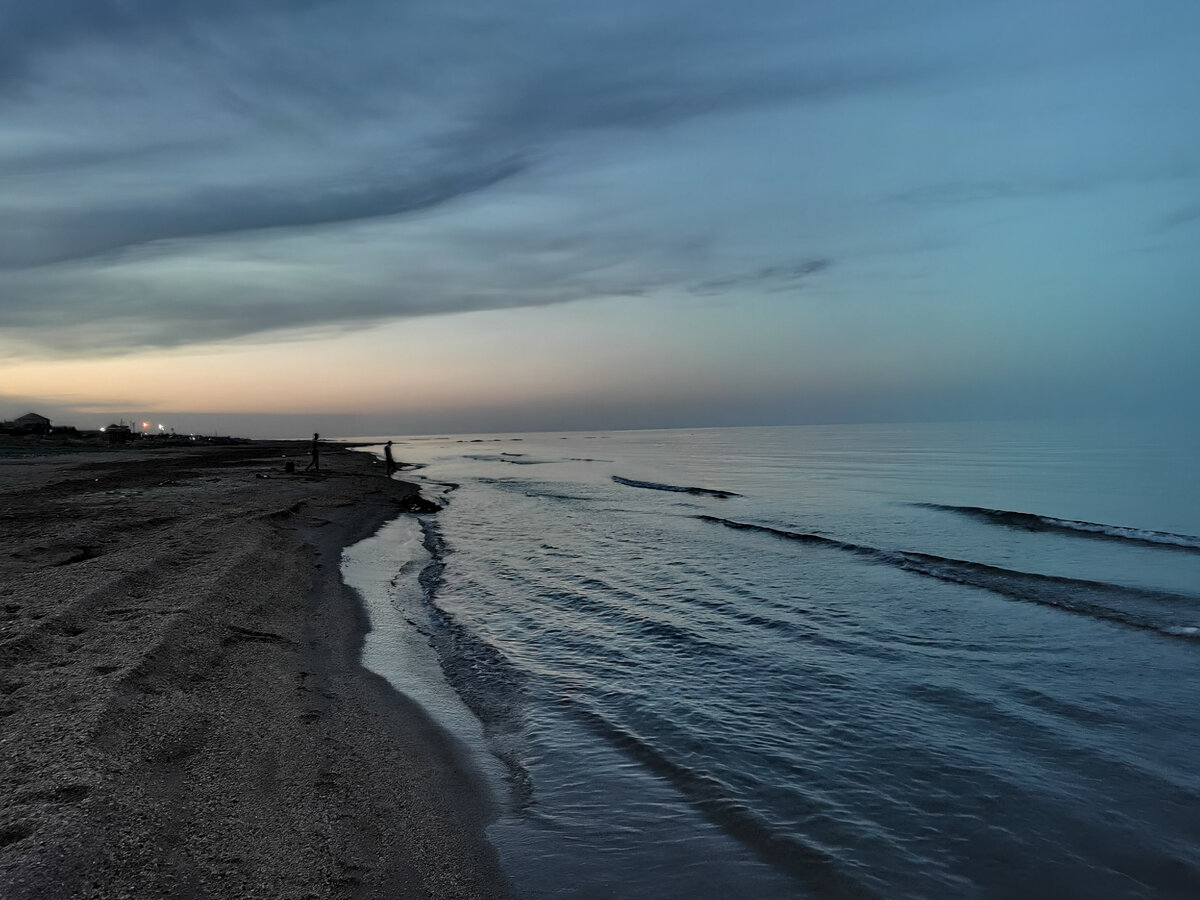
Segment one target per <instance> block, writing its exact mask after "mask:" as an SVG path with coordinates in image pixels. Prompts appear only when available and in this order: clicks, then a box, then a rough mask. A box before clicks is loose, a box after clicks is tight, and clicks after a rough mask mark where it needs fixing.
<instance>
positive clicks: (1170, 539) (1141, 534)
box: [913, 503, 1200, 553]
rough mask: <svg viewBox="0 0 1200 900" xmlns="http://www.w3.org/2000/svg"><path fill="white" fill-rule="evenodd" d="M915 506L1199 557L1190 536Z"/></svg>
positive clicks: (1199, 545)
mask: <svg viewBox="0 0 1200 900" xmlns="http://www.w3.org/2000/svg"><path fill="white" fill-rule="evenodd" d="M913 505H914V506H919V507H921V508H923V509H936V510H940V511H942V512H952V513H957V514H958V515H962V516H970V517H972V518H975V519H982V520H984V521H985V522H991V523H992V524H995V525H1004V526H1007V527H1009V528H1020V529H1022V530H1024V531H1057V532H1061V533H1066V534H1074V535H1078V536H1080V537H1090V538H1096V539H1098V540H1104V541H1131V542H1133V543H1136V544H1150V545H1152V546H1155V547H1166V548H1168V549H1172V550H1187V551H1190V552H1192V553H1200V537H1196V536H1194V535H1190V534H1174V533H1172V532H1170V531H1151V530H1150V529H1146V528H1130V527H1127V526H1124V525H1104V524H1101V523H1099V522H1080V521H1077V520H1075V519H1058V518H1055V517H1054V516H1039V515H1037V514H1035V513H1024V512H1014V511H1013V510H1008V509H988V508H987V507H984V506H951V505H948V504H943V503H914V504H913Z"/></svg>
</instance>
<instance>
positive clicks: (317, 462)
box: [304, 431, 321, 472]
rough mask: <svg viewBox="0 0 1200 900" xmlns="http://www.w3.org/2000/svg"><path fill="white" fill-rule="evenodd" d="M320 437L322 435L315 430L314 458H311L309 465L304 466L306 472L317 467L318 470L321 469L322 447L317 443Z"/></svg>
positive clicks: (313, 440)
mask: <svg viewBox="0 0 1200 900" xmlns="http://www.w3.org/2000/svg"><path fill="white" fill-rule="evenodd" d="M320 437H321V436H320V435H319V434H317V433H316V432H315V431H314V432H313V439H312V459H310V460H309V461H308V465H307V466H305V467H304V471H305V472H307V471H308V470H309V469H316V470H317V471H318V472H320V471H321V447H320V445H319V444H318V443H317V441H318V440H319V439H320Z"/></svg>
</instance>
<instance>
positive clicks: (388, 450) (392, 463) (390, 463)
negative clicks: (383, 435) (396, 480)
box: [383, 441, 396, 478]
mask: <svg viewBox="0 0 1200 900" xmlns="http://www.w3.org/2000/svg"><path fill="white" fill-rule="evenodd" d="M383 461H384V462H385V463H387V477H388V478H391V477H392V476H393V475H394V474H396V460H394V459H392V442H391V441H388V442H387V444H385V445H384V448H383Z"/></svg>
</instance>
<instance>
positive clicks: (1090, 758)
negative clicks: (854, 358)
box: [348, 425, 1200, 898]
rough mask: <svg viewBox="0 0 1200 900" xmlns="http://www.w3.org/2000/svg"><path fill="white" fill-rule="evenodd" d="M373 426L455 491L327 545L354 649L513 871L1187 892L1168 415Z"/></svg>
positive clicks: (1192, 596) (1198, 601) (674, 890)
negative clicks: (1014, 420) (350, 607)
mask: <svg viewBox="0 0 1200 900" xmlns="http://www.w3.org/2000/svg"><path fill="white" fill-rule="evenodd" d="M397 442H398V446H397V448H396V456H397V458H398V459H402V460H405V461H407V462H412V463H420V464H423V465H424V468H421V469H419V470H416V471H415V472H409V473H407V474H403V473H402V476H401V477H405V478H409V479H412V480H419V481H423V482H424V484H425V492H426V493H427V494H428V495H430V496H432V497H440V498H442V499H445V500H446V501H448V505H447V508H446V509H445V510H444V511H443V512H441V513H439V514H437V515H436V516H430V517H422V519H421V525H422V526H423V528H424V531H423V534H421V535H420V540H421V544H422V546H418V543H417V542H418V535H417V533H416V531H415V530H414V525H413V521H412V520H410V519H409V520H402V522H407V524H400V523H398V524H397V525H395V526H393V528H394V529H395V530H394V532H393V533H390V534H381V535H380V536H378V538H376V539H373V540H376V541H377V543H376V544H375V545H372V546H374V547H375V550H372V551H371V553H373V554H374V556H373V557H372V558H373V559H374V560H375V562H374V563H370V564H368V563H366V562H364V561H363V554H362V552H361V551H351V552H350V553H349V554H348V557H349V559H350V565H349V566H348V572H351V571H353V572H357V573H359V575H358V577H360V579H361V578H363V577H365V576H363V574H362V573H364V572H367V571H368V570H371V569H372V566H374V571H375V573H376V574H375V575H374V576H373V579H374V580H373V581H372V578H370V577H367V578H366V580H365V581H362V583H361V584H359V589H360V590H361V591H362V592H363V593H364V595H367V596H368V599H369V600H372V602H374V603H376V604H380V603H382V604H385V605H387V606H389V608H391V609H393V610H401V611H402V612H403V614H402V615H400V616H399V617H398V618H397V617H393V620H392V621H391V623H390V624H389V625H388V626H387V627H386V628H383V627H381V628H380V629H379V630H377V632H376V633H375V634H373V635H372V637H371V639H370V642H369V644H368V657H369V658H368V663H369V664H370V665H372V667H375V668H379V669H380V670H381V671H384V670H387V669H388V668H389V666H390V667H391V669H392V674H390V675H389V677H391V678H392V679H393V682H394V683H396V684H397V685H398V687H400V689H401V690H406V691H407V692H409V693H412V694H413V695H414V696H416V697H417V699H418V700H419V701H420V702H422V703H423V704H425V705H426V707H427V708H428V709H430V711H431V712H432V713H433V714H434V715H435V716H438V717H439V718H441V719H442V720H443V721H444V722H445V723H446V724H447V726H448V727H450V728H451V729H452V730H455V731H456V733H459V734H460V735H461V736H462V737H463V740H464V741H465V742H466V743H467V744H468V746H471V747H474V748H475V751H476V753H477V754H478V755H479V756H480V757H481V758H482V759H484V760H485V767H490V768H491V771H492V772H493V775H494V777H495V778H496V779H497V780H498V782H499V783H502V785H503V791H504V793H505V794H506V796H507V799H508V805H509V812H508V813H507V814H506V815H505V816H504V817H503V818H502V819H501V820H500V821H499V822H498V823H497V824H496V825H495V826H493V828H492V832H491V833H492V837H493V840H494V841H495V843H496V845H497V847H498V849H499V850H500V853H501V856H502V859H503V861H504V863H505V866H506V869H507V870H508V872H509V873H510V877H511V878H512V881H513V883H514V885H515V886H516V887H517V890H518V892H519V893H520V894H521V895H523V896H528V897H551V896H553V897H580V898H582V897H609V896H611V897H701V898H703V897H714V898H715V897H726V896H732V895H735V894H736V895H739V896H749V897H763V898H769V897H796V896H814V897H826V896H831V897H836V896H880V897H898V896H914V897H945V896H962V897H1010V896H1025V897H1036V896H1052V895H1061V894H1069V895H1073V896H1089V895H1100V896H1146V897H1163V896H1178V897H1185V896H1188V897H1191V896H1197V895H1200V840H1198V839H1200V804H1198V803H1197V801H1198V800H1200V767H1198V765H1197V763H1196V760H1197V759H1198V758H1200V713H1198V712H1197V709H1196V698H1197V696H1198V695H1197V691H1196V683H1197V682H1196V675H1195V672H1196V668H1197V663H1198V662H1200V656H1198V655H1197V654H1200V640H1198V638H1200V540H1198V539H1197V538H1196V536H1197V535H1200V502H1198V501H1200V481H1198V479H1197V476H1196V471H1195V469H1196V467H1195V465H1194V462H1193V460H1194V459H1195V453H1196V450H1197V449H1198V447H1197V442H1196V439H1195V436H1194V435H1189V434H1184V433H1179V432H1174V433H1172V432H1167V431H1150V430H1147V428H1146V427H1144V426H1138V427H1128V426H1126V427H1120V426H1112V425H1091V426H1086V427H1084V426H1071V427H1069V428H1068V427H1066V426H1059V427H1056V428H1053V429H1051V428H1048V427H1045V426H1012V425H1004V426H1001V425H988V426H982V425H970V426H967V425H956V426H948V425H947V426H887V427H884V426H855V427H849V426H847V427H823V428H769V429H706V430H698V431H663V432H610V433H596V434H565V435H547V434H528V435H503V436H490V435H489V436H481V437H480V439H478V440H472V439H463V438H454V437H446V438H398V439H397ZM1018 514H1027V515H1018ZM1192 542H1195V544H1194V545H1192ZM355 552H358V554H359V555H358V556H355ZM367 555H368V556H370V555H371V554H367ZM355 560H357V562H355ZM389 566H390V567H391V568H390V569H389ZM402 566H403V567H404V570H403V572H401V571H400V569H401V567H402ZM389 572H390V573H391V575H392V577H391V578H389V577H388V573H389ZM422 572H423V573H424V574H423V575H421V573H422ZM419 575H420V576H421V578H420V580H419V579H418V576H419ZM373 615H375V614H373ZM381 621H382V620H381ZM385 674H388V673H387V671H385ZM422 685H424V686H422ZM449 688H452V689H453V690H449Z"/></svg>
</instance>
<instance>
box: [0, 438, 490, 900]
mask: <svg viewBox="0 0 1200 900" xmlns="http://www.w3.org/2000/svg"><path fill="white" fill-rule="evenodd" d="M306 460H307V454H306V453H305V445H304V444H302V443H299V442H254V443H251V444H246V445H234V446H225V447H196V448H191V447H179V448H159V449H154V450H142V449H124V450H119V451H99V452H87V453H74V454H63V455H59V456H48V457H31V458H19V459H3V458H0V548H2V550H0V896H4V897H5V898H9V900H32V898H45V897H55V898H58V897H115V896H118V895H119V896H123V897H128V896H170V897H178V898H202V897H263V898H266V897H271V898H293V897H294V898H301V897H303V898H324V897H339V898H340V897H363V898H367V897H389V898H392V897H404V898H425V897H429V898H480V897H506V896H508V891H507V887H506V885H505V882H504V878H503V875H502V873H501V872H500V869H499V865H498V862H497V859H496V855H495V853H494V851H493V850H492V848H491V846H490V845H489V844H488V843H487V841H486V839H485V837H484V828H485V826H486V825H487V823H488V822H489V821H490V820H491V818H492V817H493V816H494V814H495V812H496V810H495V809H493V801H492V800H491V799H490V797H489V794H488V791H487V788H486V786H485V783H484V781H483V779H482V777H481V776H479V775H478V774H477V773H476V772H475V771H474V770H473V769H472V767H471V765H470V764H469V762H468V760H467V758H466V756H465V754H464V753H463V752H462V750H461V748H460V747H459V746H458V745H457V743H456V742H455V740H454V739H453V738H452V737H451V736H449V735H448V734H447V733H446V732H445V731H443V730H442V729H441V728H439V727H438V726H437V725H436V724H435V723H433V722H432V721H431V720H430V719H429V718H428V717H427V716H426V715H425V714H424V712H423V711H422V710H421V709H420V708H419V707H418V706H417V705H416V704H415V703H413V702H411V701H410V700H408V699H407V698H405V697H404V696H403V695H401V694H399V693H397V692H396V691H395V690H394V689H393V688H392V687H391V686H390V685H388V684H387V683H386V681H384V679H382V678H380V677H379V676H377V675H374V674H373V673H371V672H368V671H367V670H365V669H363V668H362V666H361V665H360V652H361V648H362V643H363V639H364V635H365V633H366V631H367V629H368V627H369V626H368V622H367V620H366V616H365V613H364V611H363V608H362V606H361V604H360V602H359V599H358V598H357V597H356V596H355V595H354V594H353V592H351V591H350V590H349V589H348V588H347V587H346V586H345V584H344V583H343V582H342V579H341V574H340V567H339V560H340V555H341V552H342V548H343V547H345V546H347V545H349V544H352V543H354V542H355V541H358V540H361V539H362V538H364V537H366V536H368V535H369V534H371V533H373V532H374V531H375V530H376V529H377V528H378V527H379V526H380V525H381V524H382V523H384V522H386V521H388V520H390V519H391V518H393V517H395V516H396V515H398V514H400V513H402V512H404V511H406V510H408V511H414V510H420V509H422V508H423V507H424V501H422V500H421V498H420V497H419V496H418V495H417V493H416V489H415V487H414V486H412V485H409V484H406V483H403V482H398V481H394V480H389V479H387V478H385V477H384V471H383V466H382V465H381V464H378V463H377V462H376V461H375V460H374V459H372V458H371V457H370V456H369V455H367V454H361V453H351V452H347V451H341V450H331V451H330V452H329V453H326V454H323V456H322V466H323V470H322V472H321V473H320V475H312V474H308V475H306V474H303V473H302V472H298V473H288V472H286V471H285V463H286V462H288V461H291V462H293V463H300V464H301V465H299V466H297V467H296V468H300V469H302V467H303V463H305V462H306Z"/></svg>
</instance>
